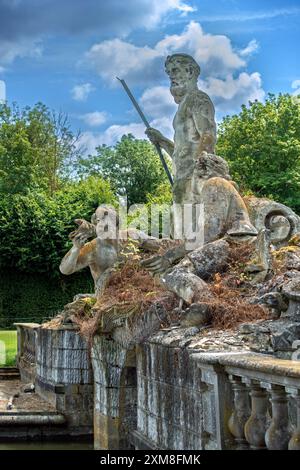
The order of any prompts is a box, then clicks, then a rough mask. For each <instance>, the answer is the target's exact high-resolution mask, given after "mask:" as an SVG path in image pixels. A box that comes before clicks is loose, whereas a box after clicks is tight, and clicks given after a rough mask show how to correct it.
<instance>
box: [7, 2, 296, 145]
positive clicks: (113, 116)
mask: <svg viewBox="0 0 300 470" xmlns="http://www.w3.org/2000/svg"><path fill="white" fill-rule="evenodd" d="M299 26H300V0H285V1H284V0H134V1H133V0H126V1H124V0H110V1H106V0H0V99H1V97H2V98H3V88H4V87H3V83H2V82H5V84H6V90H7V99H8V101H9V102H12V101H16V102H18V103H19V104H20V105H21V106H25V105H33V104H34V103H36V102H38V101H42V102H43V103H45V104H46V105H48V106H49V107H50V108H53V109H56V110H62V111H64V112H65V113H67V114H68V115H69V119H70V122H71V125H72V128H73V129H74V131H75V130H77V129H81V131H82V143H83V144H84V145H86V147H87V149H88V151H90V152H91V151H93V148H94V147H95V145H99V144H102V143H106V144H109V145H110V144H113V143H114V142H115V141H116V140H117V139H118V138H120V137H121V135H122V134H124V133H128V132H131V133H133V134H135V135H136V136H137V137H142V136H143V133H144V128H143V125H142V124H141V123H140V121H139V118H138V116H137V115H136V113H135V111H134V110H133V109H132V107H131V104H130V102H129V101H128V98H127V96H126V95H125V94H124V91H123V89H122V88H121V86H120V84H119V83H118V82H117V81H116V79H115V76H116V75H118V76H120V77H122V78H125V79H126V81H127V83H128V85H129V86H130V88H131V89H132V91H133V92H134V94H135V95H136V97H137V98H138V99H139V101H140V103H141V105H142V107H143V109H144V110H145V112H146V114H147V116H148V117H149V120H150V121H151V123H152V125H153V126H154V127H157V128H159V129H160V130H162V131H163V132H164V133H166V134H168V135H169V136H171V135H172V127H171V123H172V117H173V115H174V112H175V109H176V108H175V105H174V103H173V102H172V99H171V97H170V95H169V93H168V88H167V87H168V81H167V77H166V76H165V74H164V66H163V64H164V58H165V57H166V56H167V55H168V54H170V53H172V52H178V51H180V52H186V53H189V54H191V55H193V56H194V57H195V58H196V59H197V61H198V62H199V64H200V66H201V69H202V73H201V76H200V81H199V85H200V87H201V88H202V89H203V90H205V91H206V92H208V93H209V94H210V96H211V97H212V99H213V101H214V103H215V106H216V111H217V117H218V119H220V118H221V117H222V116H223V115H224V114H232V113H234V112H238V111H239V109H240V106H241V104H243V103H247V102H248V100H249V99H250V100H253V99H259V100H263V99H264V97H265V95H266V93H268V92H273V93H278V92H290V93H297V91H298V89H300V67H299V44H300V27H299ZM1 81H2V82H1Z"/></svg>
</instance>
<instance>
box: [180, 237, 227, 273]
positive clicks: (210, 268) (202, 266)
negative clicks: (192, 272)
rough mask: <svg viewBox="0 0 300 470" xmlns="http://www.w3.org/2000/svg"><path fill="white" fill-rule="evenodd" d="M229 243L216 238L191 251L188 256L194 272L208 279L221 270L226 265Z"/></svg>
mask: <svg viewBox="0 0 300 470" xmlns="http://www.w3.org/2000/svg"><path fill="white" fill-rule="evenodd" d="M228 253H229V243H228V242H227V241H226V240H224V239H221V240H217V241H215V242H212V243H207V244H206V245H204V246H202V247H201V248H198V249H197V250H194V251H192V252H191V253H189V254H188V258H189V259H190V260H191V261H192V263H193V265H194V267H195V269H196V274H197V275H198V276H199V277H201V279H203V280H207V279H209V278H210V277H211V276H213V275H214V274H216V273H218V272H222V271H223V270H224V268H225V267H226V265H227V261H228Z"/></svg>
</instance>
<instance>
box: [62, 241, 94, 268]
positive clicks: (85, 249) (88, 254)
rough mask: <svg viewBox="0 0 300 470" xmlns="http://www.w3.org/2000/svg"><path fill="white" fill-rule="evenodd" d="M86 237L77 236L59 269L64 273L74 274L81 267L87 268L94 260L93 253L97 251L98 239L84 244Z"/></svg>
mask: <svg viewBox="0 0 300 470" xmlns="http://www.w3.org/2000/svg"><path fill="white" fill-rule="evenodd" d="M83 240H84V239H83V238H82V235H81V238H80V237H75V238H74V240H73V246H72V248H71V249H70V250H69V251H68V253H67V254H66V255H65V256H64V257H63V259H62V261H61V263H60V266H59V270H60V272H61V273H62V274H66V275H69V274H73V273H75V272H76V271H80V269H83V268H86V267H87V266H88V265H89V264H90V263H91V262H92V255H93V253H94V251H95V244H96V240H92V241H91V242H89V243H85V244H84V241H85V240H84V241H83Z"/></svg>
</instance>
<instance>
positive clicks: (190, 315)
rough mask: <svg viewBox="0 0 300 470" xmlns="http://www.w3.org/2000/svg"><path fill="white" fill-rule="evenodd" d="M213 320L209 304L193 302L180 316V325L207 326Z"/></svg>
mask: <svg viewBox="0 0 300 470" xmlns="http://www.w3.org/2000/svg"><path fill="white" fill-rule="evenodd" d="M210 320H211V314H210V309H209V306H208V305H207V304H204V303H202V304H201V303H200V304H192V305H191V306H190V307H189V308H187V309H186V310H184V311H183V312H182V314H181V317H180V325H181V326H183V327H190V326H198V327H200V326H205V325H207V324H208V323H209V322H210Z"/></svg>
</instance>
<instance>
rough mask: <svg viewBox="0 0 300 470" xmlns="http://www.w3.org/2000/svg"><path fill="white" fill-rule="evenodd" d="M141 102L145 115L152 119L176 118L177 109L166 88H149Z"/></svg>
mask: <svg viewBox="0 0 300 470" xmlns="http://www.w3.org/2000/svg"><path fill="white" fill-rule="evenodd" d="M139 102H140V105H141V107H142V108H143V110H144V111H145V113H146V114H147V115H149V116H150V117H151V118H161V117H163V116H168V117H171V116H174V114H175V112H176V109H177V105H176V104H175V102H174V99H173V97H172V95H171V93H170V90H169V88H168V87H166V86H156V87H153V88H147V89H146V90H145V91H144V93H143V94H142V96H141V98H140V100H139Z"/></svg>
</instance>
